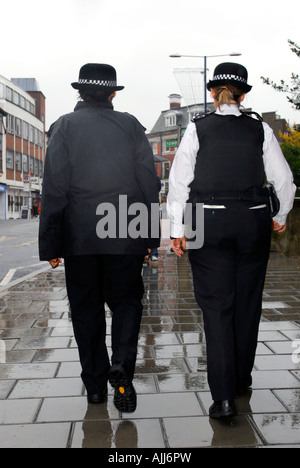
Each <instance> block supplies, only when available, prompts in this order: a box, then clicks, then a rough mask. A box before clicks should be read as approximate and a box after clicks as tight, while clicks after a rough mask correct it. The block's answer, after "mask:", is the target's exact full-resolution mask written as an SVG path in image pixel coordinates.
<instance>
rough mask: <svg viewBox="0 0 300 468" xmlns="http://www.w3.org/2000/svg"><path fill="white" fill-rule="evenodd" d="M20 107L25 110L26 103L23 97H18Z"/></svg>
mask: <svg viewBox="0 0 300 468" xmlns="http://www.w3.org/2000/svg"><path fill="white" fill-rule="evenodd" d="M20 106H21V107H22V109H26V101H25V98H24V96H20Z"/></svg>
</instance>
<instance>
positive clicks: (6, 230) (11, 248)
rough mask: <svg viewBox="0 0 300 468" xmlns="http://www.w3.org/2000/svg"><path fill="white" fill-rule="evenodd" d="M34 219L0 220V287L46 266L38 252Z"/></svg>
mask: <svg viewBox="0 0 300 468" xmlns="http://www.w3.org/2000/svg"><path fill="white" fill-rule="evenodd" d="M38 227H39V221H38V219H37V218H35V219H30V220H27V219H17V220H14V219H11V220H0V287H1V286H7V285H8V284H10V283H11V282H12V281H15V280H17V279H19V278H21V277H23V276H25V275H28V274H29V273H32V272H34V271H38V270H40V269H42V268H43V267H45V266H47V264H48V262H40V261H39V254H38Z"/></svg>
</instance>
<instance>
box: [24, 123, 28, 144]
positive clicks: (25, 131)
mask: <svg viewBox="0 0 300 468" xmlns="http://www.w3.org/2000/svg"><path fill="white" fill-rule="evenodd" d="M23 138H24V140H28V123H27V122H24V121H23Z"/></svg>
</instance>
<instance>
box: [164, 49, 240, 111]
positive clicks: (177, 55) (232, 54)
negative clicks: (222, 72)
mask: <svg viewBox="0 0 300 468" xmlns="http://www.w3.org/2000/svg"><path fill="white" fill-rule="evenodd" d="M240 55H242V54H240V53H239V52H232V53H231V54H221V55H181V54H172V55H169V57H171V58H181V57H192V58H203V59H204V113H205V114H206V113H207V99H206V82H207V78H206V71H207V68H206V63H207V59H208V58H210V57H228V56H230V57H238V56H240Z"/></svg>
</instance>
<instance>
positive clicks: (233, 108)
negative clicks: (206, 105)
mask: <svg viewBox="0 0 300 468" xmlns="http://www.w3.org/2000/svg"><path fill="white" fill-rule="evenodd" d="M216 114H218V115H230V114H231V115H232V114H233V115H236V116H237V117H238V116H240V115H242V113H241V111H240V109H239V107H238V106H237V105H236V104H223V105H222V106H221V107H218V108H217V110H216Z"/></svg>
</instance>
